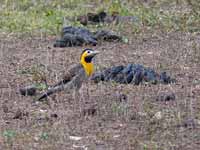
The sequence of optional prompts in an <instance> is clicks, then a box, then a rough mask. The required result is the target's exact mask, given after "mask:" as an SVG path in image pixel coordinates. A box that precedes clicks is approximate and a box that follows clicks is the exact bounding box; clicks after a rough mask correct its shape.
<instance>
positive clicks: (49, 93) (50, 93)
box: [38, 85, 64, 101]
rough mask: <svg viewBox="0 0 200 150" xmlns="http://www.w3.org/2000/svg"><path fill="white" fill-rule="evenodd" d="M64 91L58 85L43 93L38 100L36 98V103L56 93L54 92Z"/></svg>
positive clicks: (62, 87) (61, 86)
mask: <svg viewBox="0 0 200 150" xmlns="http://www.w3.org/2000/svg"><path fill="white" fill-rule="evenodd" d="M62 90H64V86H63V85H59V86H54V87H52V88H50V89H48V90H47V91H46V92H45V93H43V94H42V95H41V96H40V97H39V98H38V101H42V100H43V99H44V98H46V97H48V96H50V95H52V94H54V93H56V92H59V91H62Z"/></svg>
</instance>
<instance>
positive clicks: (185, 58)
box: [0, 32, 200, 150]
mask: <svg viewBox="0 0 200 150" xmlns="http://www.w3.org/2000/svg"><path fill="white" fill-rule="evenodd" d="M55 39H56V37H42V38H41V37H23V38H22V37H21V38H19V37H15V36H11V37H8V36H7V37H6V36H1V39H0V43H1V44H0V79H1V80H0V108H1V109H0V112H1V113H0V126H1V129H0V132H1V135H0V149H49V150H50V149H52V150H54V149H86V148H88V149H98V150H105V149H182V150H184V149H185V150H188V149H191V150H194V149H199V148H200V146H199V141H200V130H199V125H200V102H199V98H200V96H199V95H200V80H199V75H200V69H199V68H200V62H199V60H200V52H199V48H200V44H199V43H200V36H199V35H195V34H189V33H178V32H177V33H169V34H164V33H154V34H145V35H141V36H138V37H132V39H130V41H129V44H123V43H102V44H101V45H99V46H96V47H91V48H93V49H97V50H99V51H101V54H100V55H98V56H97V58H96V59H95V63H96V66H97V69H101V68H103V67H106V66H113V65H119V64H127V63H139V64H143V65H145V66H147V67H151V68H154V69H155V70H156V71H158V72H161V71H166V72H167V73H169V74H170V75H171V76H172V77H174V78H176V80H177V81H178V82H177V83H174V84H169V85H162V84H157V85H152V84H143V85H139V86H135V85H131V84H129V85H123V84H115V83H109V82H107V83H102V82H101V83H98V84H94V83H89V84H86V85H84V86H83V88H82V90H81V94H80V96H79V98H78V99H75V98H74V91H73V90H72V91H70V92H66V91H64V92H61V93H58V94H55V95H53V96H51V97H50V98H49V99H48V101H47V102H36V101H34V97H24V96H21V95H19V94H17V91H18V89H19V88H20V87H23V86H25V85H29V84H31V83H33V82H36V81H37V79H35V78H34V76H33V74H30V73H29V72H28V71H30V70H31V69H33V68H36V69H38V70H43V73H44V74H45V76H46V77H47V82H48V84H53V83H55V82H57V81H58V80H59V79H60V78H61V76H62V74H63V73H64V71H65V70H66V69H67V68H68V66H70V65H72V64H74V63H77V62H78V61H79V57H80V53H81V51H82V49H83V47H74V48H54V47H53V43H54V41H55ZM165 92H166V93H173V94H174V96H175V98H174V100H172V101H171V100H169V101H158V100H157V97H158V96H159V94H160V93H165ZM11 133H13V134H11Z"/></svg>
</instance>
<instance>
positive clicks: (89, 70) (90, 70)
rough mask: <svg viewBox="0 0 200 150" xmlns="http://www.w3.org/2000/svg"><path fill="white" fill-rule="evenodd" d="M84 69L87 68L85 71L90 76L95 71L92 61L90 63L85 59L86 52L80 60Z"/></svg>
mask: <svg viewBox="0 0 200 150" xmlns="http://www.w3.org/2000/svg"><path fill="white" fill-rule="evenodd" d="M80 63H81V64H82V65H83V67H84V69H85V72H86V74H87V75H88V76H91V75H92V73H93V72H94V64H93V63H92V62H90V63H88V62H86V61H85V57H84V54H83V56H82V57H81V62H80Z"/></svg>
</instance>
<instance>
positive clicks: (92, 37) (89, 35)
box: [54, 26, 121, 47]
mask: <svg viewBox="0 0 200 150" xmlns="http://www.w3.org/2000/svg"><path fill="white" fill-rule="evenodd" d="M98 40H104V41H110V42H111V41H120V40H121V37H120V36H118V35H116V34H115V33H113V32H111V31H104V30H101V31H97V32H94V33H93V32H90V31H89V30H88V29H85V28H81V27H72V26H68V27H64V28H63V29H62V32H61V38H60V40H56V42H55V43H54V47H72V46H82V45H93V46H95V45H97V44H98Z"/></svg>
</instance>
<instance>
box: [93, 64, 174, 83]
mask: <svg viewBox="0 0 200 150" xmlns="http://www.w3.org/2000/svg"><path fill="white" fill-rule="evenodd" d="M91 80H93V81H94V82H95V83H98V82H100V81H111V80H112V81H115V82H117V83H120V84H129V83H132V84H135V85H139V84H140V83H142V82H149V83H152V84H157V83H164V84H169V83H173V81H174V79H172V78H171V77H170V76H168V75H167V74H166V73H162V74H158V73H156V72H155V71H154V70H153V69H151V68H145V67H144V66H143V65H140V64H128V65H127V66H121V65H120V66H114V67H111V68H106V69H104V70H102V71H101V72H97V73H94V74H93V76H92V77H91Z"/></svg>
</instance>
